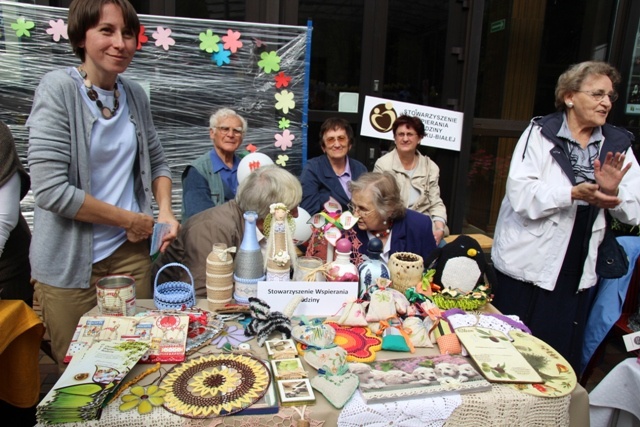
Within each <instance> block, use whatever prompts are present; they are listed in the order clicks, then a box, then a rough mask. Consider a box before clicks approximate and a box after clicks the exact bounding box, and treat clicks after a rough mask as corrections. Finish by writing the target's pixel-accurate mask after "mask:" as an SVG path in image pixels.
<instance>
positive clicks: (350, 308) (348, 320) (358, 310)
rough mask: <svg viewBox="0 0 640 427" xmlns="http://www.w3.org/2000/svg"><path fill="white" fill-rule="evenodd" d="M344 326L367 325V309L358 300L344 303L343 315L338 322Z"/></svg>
mask: <svg viewBox="0 0 640 427" xmlns="http://www.w3.org/2000/svg"><path fill="white" fill-rule="evenodd" d="M336 323H338V324H339V325H342V326H367V324H368V323H367V319H366V317H365V309H364V307H363V306H362V303H361V302H359V301H358V300H355V301H348V302H346V303H344V310H343V311H342V315H341V316H340V318H339V319H338V321H337V322H336Z"/></svg>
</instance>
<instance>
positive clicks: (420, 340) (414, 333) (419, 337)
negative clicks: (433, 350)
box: [403, 317, 433, 347]
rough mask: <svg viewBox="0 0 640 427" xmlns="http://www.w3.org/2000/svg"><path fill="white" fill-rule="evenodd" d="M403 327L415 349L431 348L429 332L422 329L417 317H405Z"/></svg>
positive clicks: (420, 321) (422, 324) (422, 325)
mask: <svg viewBox="0 0 640 427" xmlns="http://www.w3.org/2000/svg"><path fill="white" fill-rule="evenodd" d="M403 326H404V328H405V330H406V331H407V332H408V333H409V339H410V340H411V342H412V343H413V345H414V346H416V347H433V343H431V339H429V331H428V330H427V328H425V327H424V323H422V320H420V318H418V317H407V318H406V319H404V322H403Z"/></svg>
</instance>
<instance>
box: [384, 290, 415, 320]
mask: <svg viewBox="0 0 640 427" xmlns="http://www.w3.org/2000/svg"><path fill="white" fill-rule="evenodd" d="M387 291H389V292H391V295H392V296H393V304H394V305H395V307H396V312H397V313H398V314H400V315H401V316H404V315H405V314H407V310H408V309H409V307H410V306H411V303H410V302H409V300H408V299H407V297H406V296H405V295H404V294H403V293H402V292H400V291H398V290H396V289H393V288H389V289H387Z"/></svg>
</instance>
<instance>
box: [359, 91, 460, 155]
mask: <svg viewBox="0 0 640 427" xmlns="http://www.w3.org/2000/svg"><path fill="white" fill-rule="evenodd" d="M403 114H407V115H409V116H416V117H419V118H420V119H421V120H422V122H423V123H424V130H425V137H424V138H423V139H422V142H421V143H420V144H421V145H425V146H427V147H436V148H444V149H445V150H453V151H460V145H461V142H462V120H463V117H464V115H463V114H462V113H460V112H458V111H451V110H445V109H442V108H434V107H427V106H425V105H418V104H409V103H408V102H400V101H392V100H390V99H384V98H375V97H372V96H367V97H365V100H364V109H363V111H362V126H361V128H360V135H363V136H370V137H372V138H381V139H388V140H390V141H393V131H392V126H393V122H395V120H396V119H397V118H398V116H401V115H403Z"/></svg>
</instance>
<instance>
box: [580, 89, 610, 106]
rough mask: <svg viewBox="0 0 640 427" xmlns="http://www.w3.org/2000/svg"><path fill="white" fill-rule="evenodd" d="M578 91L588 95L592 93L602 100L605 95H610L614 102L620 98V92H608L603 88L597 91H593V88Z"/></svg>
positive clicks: (592, 95)
mask: <svg viewBox="0 0 640 427" xmlns="http://www.w3.org/2000/svg"><path fill="white" fill-rule="evenodd" d="M578 92H582V93H586V94H587V95H590V96H591V97H592V98H593V99H595V100H596V101H598V102H600V101H602V100H603V99H604V97H605V96H608V97H609V101H610V102H611V103H612V104H613V103H614V102H616V101H617V100H618V92H609V93H606V92H605V91H603V90H596V91H591V90H579V91H578Z"/></svg>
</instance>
